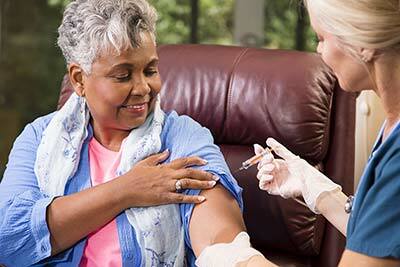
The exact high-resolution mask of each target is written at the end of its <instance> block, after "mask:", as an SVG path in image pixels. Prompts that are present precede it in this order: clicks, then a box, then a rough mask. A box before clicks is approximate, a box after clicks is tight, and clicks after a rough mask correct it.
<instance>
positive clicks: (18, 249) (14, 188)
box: [0, 112, 243, 266]
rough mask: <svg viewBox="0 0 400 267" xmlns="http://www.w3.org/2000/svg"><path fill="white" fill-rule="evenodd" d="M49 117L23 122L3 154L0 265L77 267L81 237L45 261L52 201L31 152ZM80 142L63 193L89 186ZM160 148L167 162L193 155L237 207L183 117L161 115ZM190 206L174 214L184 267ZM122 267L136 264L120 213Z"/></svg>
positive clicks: (211, 151)
mask: <svg viewBox="0 0 400 267" xmlns="http://www.w3.org/2000/svg"><path fill="white" fill-rule="evenodd" d="M53 115H54V113H52V114H49V115H47V116H44V117H41V118H38V119H36V120H35V121H34V122H32V123H30V124H28V125H27V126H26V127H25V129H24V130H23V132H22V133H21V134H20V136H19V137H18V138H17V139H16V141H15V143H14V146H13V148H12V150H11V153H10V156H9V162H8V164H7V168H6V171H5V173H4V177H3V180H2V182H1V183H0V264H5V265H6V266H32V265H35V266H44V265H49V266H78V265H79V262H80V259H81V257H82V254H83V249H84V246H85V242H86V239H83V240H81V241H79V242H78V243H77V244H75V246H73V247H72V248H70V249H68V250H66V251H64V252H62V253H60V254H58V255H56V256H53V257H50V254H51V245H50V233H49V229H48V226H47V223H46V209H47V206H48V205H49V204H50V203H51V202H52V199H51V198H49V197H48V196H46V195H44V194H42V193H41V192H40V190H39V187H38V184H37V179H36V176H35V173H34V163H35V159H36V151H37V148H38V145H39V143H40V140H41V136H42V133H43V131H44V129H45V128H46V127H47V125H48V123H49V122H50V120H51V118H52V117H53ZM89 133H90V134H89V136H88V138H87V139H86V140H85V142H84V144H83V146H82V150H81V154H80V162H79V167H78V170H77V172H76V173H75V175H74V176H73V177H72V178H71V179H70V180H69V181H68V183H67V185H66V188H65V195H68V194H73V193H75V192H79V191H82V190H84V189H86V188H89V187H90V186H91V182H90V168H89V157H88V144H89V141H90V139H91V138H92V136H93V134H92V129H91V127H90V126H89ZM161 140H162V150H161V151H163V150H165V149H167V148H168V149H169V150H170V157H169V159H168V161H171V160H174V159H176V158H180V157H187V156H194V155H195V156H199V157H201V158H203V159H205V160H207V161H208V164H207V165H205V166H202V167H201V169H204V170H206V171H209V172H212V173H214V174H216V175H218V176H219V177H220V180H219V181H220V183H221V184H222V185H223V186H224V187H225V188H226V189H227V190H228V191H229V192H230V193H231V194H232V195H233V197H234V198H235V199H236V200H237V201H238V203H239V206H240V208H241V209H243V202H242V197H241V193H242V189H241V188H240V187H239V186H238V184H237V182H236V181H235V179H234V178H233V177H232V175H231V173H230V172H229V169H228V167H227V165H226V163H225V161H224V158H223V156H222V154H221V152H220V150H219V148H218V147H217V146H216V145H214V140H213V138H212V135H211V133H210V131H209V130H208V129H206V128H204V127H201V126H200V125H199V124H198V123H197V122H195V121H194V120H192V119H191V118H189V117H187V116H178V115H177V114H176V112H171V113H169V114H167V115H166V119H165V125H164V128H163V131H162V134H161ZM199 192H200V191H199V190H186V191H185V193H186V194H190V195H195V194H199ZM193 207H194V205H192V204H181V205H180V213H181V219H182V224H183V227H184V229H185V243H186V248H187V260H188V265H189V266H194V261H195V257H194V254H193V251H192V249H191V242H190V238H189V220H190V216H191V214H192V211H193ZM116 220H117V227H118V235H119V241H120V247H121V254H122V262H123V266H141V262H140V259H141V255H140V248H139V247H138V242H137V240H136V236H135V229H134V228H133V227H132V226H131V225H130V224H129V222H128V220H127V218H126V215H125V213H124V212H123V213H121V214H120V215H119V216H117V218H116Z"/></svg>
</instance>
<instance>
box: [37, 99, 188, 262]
mask: <svg viewBox="0 0 400 267" xmlns="http://www.w3.org/2000/svg"><path fill="white" fill-rule="evenodd" d="M164 117H165V114H164V112H163V111H162V110H161V107H160V99H159V96H158V98H157V101H156V103H155V108H154V112H152V113H150V114H149V115H148V117H147V119H146V121H145V122H144V124H143V125H141V126H140V127H138V128H136V129H133V130H132V131H131V132H130V134H129V136H128V137H127V140H126V141H125V142H124V144H123V146H122V147H121V149H122V155H121V162H120V164H119V166H118V168H117V175H118V176H120V175H122V174H124V173H126V172H128V171H129V170H130V169H131V168H132V167H133V166H134V165H135V164H136V163H137V162H139V161H140V160H142V159H145V158H147V157H148V156H150V155H152V154H155V153H159V151H160V149H161V137H160V135H161V131H162V127H163V124H164ZM89 119H90V114H89V109H88V107H87V105H86V100H85V98H83V97H79V96H78V95H77V94H76V93H73V94H72V95H71V97H70V98H69V99H68V101H67V102H66V103H65V105H64V106H63V107H62V108H61V109H60V110H59V111H58V112H57V113H56V114H55V115H54V117H53V118H52V120H51V121H50V123H49V125H48V126H47V128H46V129H45V130H44V132H43V135H42V140H41V143H40V145H39V147H38V150H37V157H36V162H35V174H36V177H37V180H38V184H39V187H40V190H41V191H42V192H43V193H44V194H46V195H48V196H50V197H55V196H62V195H64V190H65V186H66V184H67V182H68V180H69V179H71V178H72V177H73V176H74V174H75V172H76V170H77V168H78V165H79V156H80V153H81V149H82V144H83V142H84V140H85V139H86V137H87V135H88V131H87V126H88V123H89ZM125 214H126V216H127V218H128V221H129V223H130V224H131V225H132V227H133V228H134V229H135V231H136V237H137V239H138V243H139V246H140V248H141V252H142V261H141V262H142V266H146V267H147V266H165V267H172V266H184V265H185V244H184V231H183V227H182V223H181V219H180V212H179V207H178V205H161V206H154V207H146V208H130V209H127V210H126V211H125Z"/></svg>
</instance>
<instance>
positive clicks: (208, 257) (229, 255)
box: [195, 232, 263, 267]
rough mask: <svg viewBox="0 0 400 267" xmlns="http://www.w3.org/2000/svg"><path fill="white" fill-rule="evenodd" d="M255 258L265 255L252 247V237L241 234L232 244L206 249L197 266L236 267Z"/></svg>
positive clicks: (221, 244)
mask: <svg viewBox="0 0 400 267" xmlns="http://www.w3.org/2000/svg"><path fill="white" fill-rule="evenodd" d="M253 256H262V257H263V255H262V254H261V253H260V252H259V251H257V250H255V249H254V248H252V247H251V245H250V237H249V235H248V234H247V233H246V232H240V233H239V234H238V235H237V236H236V237H235V239H234V240H233V241H232V242H231V243H219V244H214V245H211V246H209V247H206V248H205V249H204V250H203V251H202V252H201V254H200V255H199V257H198V258H197V260H196V262H195V264H196V266H198V267H220V266H224V267H234V266H236V265H237V264H238V263H240V262H244V261H246V260H248V259H250V258H251V257H253Z"/></svg>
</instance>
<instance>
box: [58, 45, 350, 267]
mask: <svg viewBox="0 0 400 267" xmlns="http://www.w3.org/2000/svg"><path fill="white" fill-rule="evenodd" d="M158 51H159V56H160V73H161V77H162V79H163V90H162V106H163V108H164V110H166V111H168V110H172V109H174V110H176V111H177V112H178V113H180V114H187V115H189V116H191V117H192V118H194V119H195V120H197V121H198V122H200V123H201V124H202V125H203V126H205V127H207V128H209V129H210V130H211V132H212V133H213V135H214V138H215V142H216V143H217V144H218V145H219V146H220V148H221V150H222V152H223V153H224V155H225V157H226V160H227V162H228V165H229V166H230V168H231V170H232V171H233V170H234V169H236V168H238V167H239V166H240V164H241V162H242V161H243V160H245V159H246V158H248V157H250V156H252V155H253V147H252V145H253V144H254V143H259V144H262V145H265V139H266V138H267V137H269V136H272V137H274V138H276V139H277V140H279V141H280V142H282V143H283V144H285V145H286V146H287V147H288V148H289V149H291V150H292V151H293V152H294V153H296V154H298V155H300V156H301V157H303V158H305V159H306V160H308V161H309V162H310V163H311V164H314V165H316V166H318V167H319V168H320V169H321V170H322V171H323V172H324V173H325V174H326V175H327V176H328V177H330V178H331V179H333V180H334V181H335V182H337V183H339V184H340V185H342V187H343V190H344V192H346V193H347V194H349V193H352V191H353V178H354V177H353V176H354V175H353V173H354V127H355V124H354V122H355V98H356V97H355V95H353V94H348V93H345V92H343V91H341V89H340V88H339V86H338V85H337V82H336V79H335V78H334V77H333V76H332V75H331V73H330V71H329V69H328V68H327V67H326V66H325V65H324V64H323V63H322V61H321V59H320V58H319V56H318V55H316V54H312V53H304V52H295V51H283V50H266V49H253V48H243V47H228V46H214V45H165V46H161V47H160V48H159V50H158ZM63 89H64V90H63V92H62V94H61V97H60V104H61V103H63V102H64V101H65V99H66V98H67V97H68V96H69V94H70V86H68V82H66V83H64V85H63ZM235 177H236V178H237V180H238V182H239V184H240V185H241V186H242V187H243V189H244V191H243V198H244V218H245V222H246V226H247V230H248V232H249V235H250V237H251V241H252V244H253V245H254V247H256V248H257V249H258V250H260V251H261V252H263V253H264V255H265V256H266V257H267V258H268V259H270V260H272V261H274V262H275V263H277V264H278V265H281V266H336V265H337V264H338V261H339V259H340V255H341V253H342V251H343V249H344V244H345V239H344V238H343V236H342V235H341V234H340V233H339V232H338V231H337V230H335V229H334V228H333V227H332V226H331V225H330V224H329V223H328V222H326V221H325V219H324V218H323V217H322V216H316V215H315V214H313V213H312V212H311V211H309V210H308V208H307V207H306V206H305V205H304V203H303V201H302V200H301V199H287V200H285V199H282V198H281V197H276V196H269V195H268V194H267V193H266V192H264V191H261V190H259V188H258V180H257V178H256V168H255V167H253V168H251V169H249V170H247V171H243V172H240V173H238V174H236V175H235Z"/></svg>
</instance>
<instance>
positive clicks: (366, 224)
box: [346, 123, 400, 259]
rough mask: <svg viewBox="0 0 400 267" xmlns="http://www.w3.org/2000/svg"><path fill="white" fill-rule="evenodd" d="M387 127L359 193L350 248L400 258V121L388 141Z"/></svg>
mask: <svg viewBox="0 0 400 267" xmlns="http://www.w3.org/2000/svg"><path fill="white" fill-rule="evenodd" d="M383 128H384V126H383V127H382V129H381V132H380V134H379V136H378V139H377V141H376V143H375V146H374V148H373V150H372V154H371V156H370V158H369V160H368V163H367V166H366V168H365V170H364V173H363V175H362V177H361V180H360V184H359V187H358V190H357V193H356V195H355V199H354V203H353V209H352V212H351V214H350V219H349V223H348V226H347V244H346V248H347V249H348V250H351V251H354V252H358V253H361V254H365V255H368V256H371V257H378V258H395V259H400V123H397V125H396V126H395V127H394V129H393V130H392V132H391V133H390V135H389V136H388V137H387V138H386V140H385V141H384V142H382V133H383Z"/></svg>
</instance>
